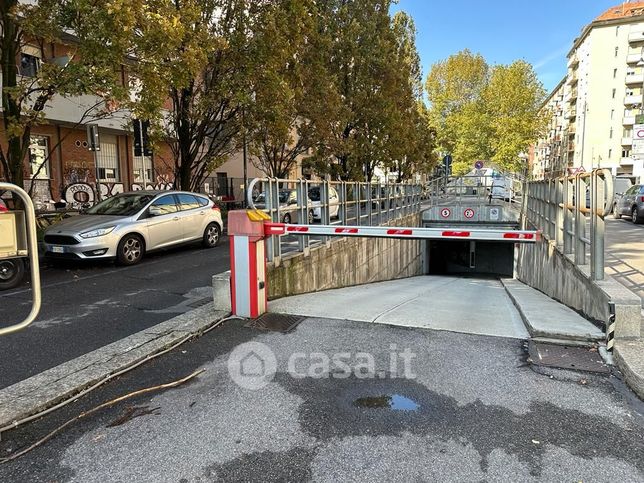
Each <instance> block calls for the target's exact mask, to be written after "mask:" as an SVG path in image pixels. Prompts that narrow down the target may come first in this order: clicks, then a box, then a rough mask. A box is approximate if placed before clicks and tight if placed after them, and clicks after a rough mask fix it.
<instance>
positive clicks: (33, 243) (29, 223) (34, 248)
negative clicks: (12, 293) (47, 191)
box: [0, 182, 41, 335]
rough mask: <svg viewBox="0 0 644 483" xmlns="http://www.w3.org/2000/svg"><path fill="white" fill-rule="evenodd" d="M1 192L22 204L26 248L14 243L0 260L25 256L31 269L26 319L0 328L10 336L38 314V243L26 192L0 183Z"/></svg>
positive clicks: (0, 331) (33, 215) (32, 209)
mask: <svg viewBox="0 0 644 483" xmlns="http://www.w3.org/2000/svg"><path fill="white" fill-rule="evenodd" d="M2 191H9V192H11V193H14V194H16V195H17V196H18V197H19V198H20V200H21V201H22V203H23V204H24V214H25V225H26V226H25V227H24V228H25V231H26V247H23V248H26V250H21V249H20V247H18V243H16V246H11V247H9V252H8V253H4V252H3V253H0V259H8V258H19V257H24V256H25V255H26V256H28V257H29V265H30V269H31V297H32V304H31V310H30V312H29V314H28V315H27V317H26V318H25V319H24V320H23V321H22V322H20V323H18V324H14V325H10V326H8V327H2V328H0V335H6V334H11V333H13V332H17V331H19V330H21V329H24V328H25V327H27V326H28V325H29V324H31V323H32V322H33V321H34V320H35V319H36V317H37V316H38V313H39V312H40V305H41V293H40V268H39V266H38V241H37V235H36V215H35V211H34V204H33V202H32V201H31V198H30V197H29V195H28V194H27V192H25V191H24V190H23V189H21V188H19V187H18V186H16V185H14V184H10V183H3V182H0V192H2ZM4 215H5V216H7V217H8V216H10V215H14V216H15V213H12V212H9V213H5V214H4ZM8 221H9V222H11V221H12V220H8ZM12 224H13V223H12ZM20 228H21V227H18V226H15V229H16V230H18V229H20ZM16 234H17V233H16ZM17 235H18V234H17ZM17 238H18V237H17ZM25 252H26V253H25ZM20 263H22V260H20Z"/></svg>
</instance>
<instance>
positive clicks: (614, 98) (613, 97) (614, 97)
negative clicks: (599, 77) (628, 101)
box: [613, 89, 628, 99]
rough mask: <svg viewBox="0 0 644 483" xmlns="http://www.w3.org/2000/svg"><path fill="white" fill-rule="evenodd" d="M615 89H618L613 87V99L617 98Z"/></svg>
mask: <svg viewBox="0 0 644 483" xmlns="http://www.w3.org/2000/svg"><path fill="white" fill-rule="evenodd" d="M615 91H616V89H613V99H615ZM627 95H628V93H627Z"/></svg>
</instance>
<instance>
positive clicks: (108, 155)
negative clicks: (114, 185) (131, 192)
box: [96, 136, 121, 182]
mask: <svg viewBox="0 0 644 483" xmlns="http://www.w3.org/2000/svg"><path fill="white" fill-rule="evenodd" d="M103 137H104V138H105V137H107V136H103ZM108 139H109V138H108ZM96 169H97V171H98V177H99V179H100V180H101V181H110V182H118V181H120V180H121V175H120V169H119V156H118V150H117V149H116V139H114V142H109V141H107V140H104V139H102V140H101V150H100V151H96Z"/></svg>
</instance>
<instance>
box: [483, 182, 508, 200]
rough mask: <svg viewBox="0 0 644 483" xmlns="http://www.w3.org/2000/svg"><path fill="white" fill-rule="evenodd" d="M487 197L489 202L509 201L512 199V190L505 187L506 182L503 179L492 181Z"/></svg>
mask: <svg viewBox="0 0 644 483" xmlns="http://www.w3.org/2000/svg"><path fill="white" fill-rule="evenodd" d="M489 197H490V200H493V199H498V200H504V201H510V200H511V199H512V189H511V188H509V187H508V186H507V185H506V181H505V180H504V179H495V180H493V181H492V187H491V188H490V194H489Z"/></svg>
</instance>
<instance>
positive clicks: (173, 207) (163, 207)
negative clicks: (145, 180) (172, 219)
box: [151, 195, 179, 215]
mask: <svg viewBox="0 0 644 483" xmlns="http://www.w3.org/2000/svg"><path fill="white" fill-rule="evenodd" d="M151 206H156V207H158V208H159V211H160V212H161V213H162V214H164V215H167V214H170V213H176V212H177V211H179V209H178V208H177V204H176V203H175V201H174V196H173V195H166V196H162V197H161V198H159V199H158V200H156V201H155V202H154V203H152V205H151Z"/></svg>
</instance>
